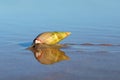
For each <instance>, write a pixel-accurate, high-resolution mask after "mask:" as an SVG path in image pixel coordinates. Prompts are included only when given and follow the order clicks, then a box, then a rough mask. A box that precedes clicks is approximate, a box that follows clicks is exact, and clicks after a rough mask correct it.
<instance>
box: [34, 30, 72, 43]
mask: <svg viewBox="0 0 120 80" xmlns="http://www.w3.org/2000/svg"><path fill="white" fill-rule="evenodd" d="M70 34H71V33H70V32H44V33H41V34H39V35H38V36H37V37H36V38H35V39H34V41H33V44H37V43H42V44H50V45H51V44H56V43H58V42H60V41H61V40H63V39H64V38H66V37H67V36H69V35H70Z"/></svg>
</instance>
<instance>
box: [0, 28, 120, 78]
mask: <svg viewBox="0 0 120 80" xmlns="http://www.w3.org/2000/svg"><path fill="white" fill-rule="evenodd" d="M55 27H57V26H55ZM55 27H50V28H53V29H54V30H55ZM64 27H66V28H65V30H66V31H71V32H72V34H71V36H69V37H68V38H66V39H65V40H63V41H62V42H61V44H64V43H65V44H67V45H68V46H67V47H66V48H62V49H61V50H62V51H64V52H65V53H66V55H67V56H69V57H70V60H69V61H61V62H59V63H55V64H52V65H44V64H41V63H39V62H38V61H37V60H36V59H35V57H34V55H33V53H32V52H31V51H29V50H26V48H27V47H28V46H30V45H31V43H32V40H33V39H34V38H35V37H36V36H37V35H38V33H40V32H44V31H45V29H46V27H45V28H42V29H40V30H38V28H41V26H39V27H36V28H37V29H36V28H34V27H30V29H29V30H28V29H26V30H20V31H19V30H17V28H14V29H12V31H11V30H9V29H7V28H8V26H6V28H2V29H4V30H5V31H7V32H5V31H4V30H3V31H2V32H1V33H0V37H1V40H0V42H1V45H0V63H1V64H0V79H1V80H9V79H11V80H33V79H34V80H73V79H74V80H78V79H80V80H96V79H97V80H113V79H115V80H118V79H120V76H119V75H120V64H119V60H120V54H119V53H120V43H119V41H120V36H119V33H120V31H119V30H118V29H117V27H116V28H115V27H113V28H109V27H105V28H104V30H103V29H102V28H100V27H97V28H96V27H94V26H93V27H91V28H88V27H84V28H83V27H81V26H77V27H76V29H73V26H69V29H68V26H64ZM57 29H59V27H58V28H57ZM18 31H19V32H18Z"/></svg>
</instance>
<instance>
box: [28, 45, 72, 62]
mask: <svg viewBox="0 0 120 80" xmlns="http://www.w3.org/2000/svg"><path fill="white" fill-rule="evenodd" d="M60 48H61V47H60V46H58V45H45V44H35V45H33V46H31V47H30V48H29V50H31V51H32V52H33V53H34V56H35V58H36V59H37V60H38V61H39V62H40V63H42V64H53V63H57V62H60V61H63V60H69V59H70V58H69V57H68V56H67V55H65V52H63V51H61V50H60Z"/></svg>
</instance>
